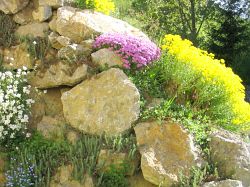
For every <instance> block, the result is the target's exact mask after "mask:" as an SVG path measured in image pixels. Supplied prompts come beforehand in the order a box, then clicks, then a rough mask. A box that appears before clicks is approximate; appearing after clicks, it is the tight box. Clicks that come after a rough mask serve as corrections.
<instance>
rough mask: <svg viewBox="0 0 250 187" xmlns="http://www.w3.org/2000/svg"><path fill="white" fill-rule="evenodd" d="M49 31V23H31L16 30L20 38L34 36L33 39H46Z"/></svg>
mask: <svg viewBox="0 0 250 187" xmlns="http://www.w3.org/2000/svg"><path fill="white" fill-rule="evenodd" d="M48 31H49V24H48V23H45V22H43V23H29V24H27V25H22V26H20V27H18V29H17V30H16V35H18V36H19V37H25V36H33V37H45V36H46V34H47V32H48Z"/></svg>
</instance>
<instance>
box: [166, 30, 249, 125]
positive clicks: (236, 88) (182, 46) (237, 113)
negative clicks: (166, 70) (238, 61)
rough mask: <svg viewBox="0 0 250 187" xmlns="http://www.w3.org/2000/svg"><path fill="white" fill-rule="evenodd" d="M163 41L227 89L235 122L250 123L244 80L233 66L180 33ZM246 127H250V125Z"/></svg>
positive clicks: (183, 60)
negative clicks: (194, 44) (233, 69)
mask: <svg viewBox="0 0 250 187" xmlns="http://www.w3.org/2000/svg"><path fill="white" fill-rule="evenodd" d="M163 42H164V44H163V45H162V49H163V50H167V51H168V53H170V54H171V55H173V56H175V57H176V58H177V59H178V60H180V61H181V62H183V63H186V64H189V65H191V67H192V68H193V69H194V70H195V71H197V72H199V73H201V75H202V76H203V77H204V78H205V80H206V81H211V83H212V84H215V85H219V86H222V87H223V89H225V93H226V94H227V95H228V100H229V102H230V104H231V107H232V111H233V113H234V119H233V123H234V124H247V123H250V104H249V103H247V102H245V88H244V86H243V84H242V80H241V79H240V77H239V76H238V75H236V74H234V72H233V71H232V69H231V68H229V67H226V66H225V61H224V60H223V59H221V60H218V59H215V58H214V54H212V53H208V52H207V51H204V50H201V49H198V48H196V47H194V46H193V44H192V42H190V41H189V40H183V39H182V38H181V37H180V36H178V35H170V34H169V35H166V36H165V38H164V40H163ZM244 128H245V129H250V125H246V126H245V127H244Z"/></svg>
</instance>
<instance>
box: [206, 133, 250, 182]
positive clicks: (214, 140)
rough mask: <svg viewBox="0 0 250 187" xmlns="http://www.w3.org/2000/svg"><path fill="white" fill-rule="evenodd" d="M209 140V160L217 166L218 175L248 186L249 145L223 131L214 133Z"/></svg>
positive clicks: (249, 170) (249, 176)
mask: <svg viewBox="0 0 250 187" xmlns="http://www.w3.org/2000/svg"><path fill="white" fill-rule="evenodd" d="M210 138H211V141H210V144H209V145H210V147H211V158H212V161H213V162H214V163H216V164H217V168H218V171H219V174H220V175H221V176H222V177H224V178H227V177H230V178H232V179H235V180H240V181H242V183H243V186H246V187H248V186H250V144H249V143H245V142H244V141H243V139H242V138H241V137H239V136H238V135H235V134H233V133H231V132H228V131H225V130H217V131H214V132H213V133H212V134H211V135H210Z"/></svg>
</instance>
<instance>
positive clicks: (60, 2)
mask: <svg viewBox="0 0 250 187" xmlns="http://www.w3.org/2000/svg"><path fill="white" fill-rule="evenodd" d="M73 2H74V0H39V5H40V6H46V5H48V6H52V7H53V8H59V7H62V6H67V5H71V4H72V3H73Z"/></svg>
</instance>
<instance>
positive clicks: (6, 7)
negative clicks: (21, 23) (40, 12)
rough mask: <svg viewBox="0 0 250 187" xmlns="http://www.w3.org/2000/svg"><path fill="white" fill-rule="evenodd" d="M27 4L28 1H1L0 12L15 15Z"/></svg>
mask: <svg viewBox="0 0 250 187" xmlns="http://www.w3.org/2000/svg"><path fill="white" fill-rule="evenodd" d="M28 3H29V0H1V1H0V10H1V11H3V12H4V13H5V14H15V13H17V12H18V11H20V10H22V9H23V8H24V7H26V6H27V5H28Z"/></svg>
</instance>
